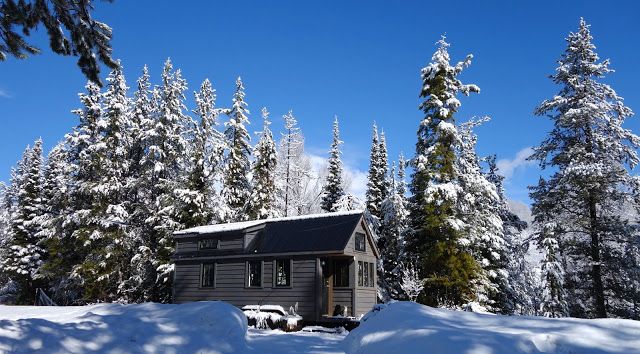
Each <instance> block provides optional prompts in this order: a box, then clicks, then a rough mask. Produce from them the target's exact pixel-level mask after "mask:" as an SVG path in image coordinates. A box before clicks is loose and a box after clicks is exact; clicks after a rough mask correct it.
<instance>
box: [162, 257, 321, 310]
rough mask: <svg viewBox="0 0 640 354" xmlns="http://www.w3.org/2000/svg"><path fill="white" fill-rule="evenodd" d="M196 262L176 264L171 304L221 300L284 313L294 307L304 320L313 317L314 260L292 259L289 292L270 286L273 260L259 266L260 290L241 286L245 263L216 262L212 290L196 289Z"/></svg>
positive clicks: (243, 280)
mask: <svg viewBox="0 0 640 354" xmlns="http://www.w3.org/2000/svg"><path fill="white" fill-rule="evenodd" d="M200 264H201V263H200V262H194V261H177V262H176V277H175V284H174V296H175V297H174V301H175V302H176V303H183V302H189V301H200V300H221V301H226V302H229V303H231V304H232V305H235V306H239V307H241V306H244V305H261V304H262V305H266V304H269V305H281V306H283V307H284V308H285V309H286V310H288V309H289V307H290V306H294V305H295V304H296V302H297V303H298V313H299V314H300V315H302V316H303V317H304V318H307V319H313V318H314V315H315V287H316V284H315V274H316V260H315V258H313V259H311V258H294V260H293V267H292V271H291V273H292V281H291V285H292V286H291V287H290V288H276V287H274V286H273V259H265V260H264V263H263V282H262V285H263V286H262V288H247V287H246V286H245V285H246V284H245V276H246V275H245V270H246V260H244V259H234V260H219V261H217V263H216V279H215V288H201V287H200V267H201V266H200Z"/></svg>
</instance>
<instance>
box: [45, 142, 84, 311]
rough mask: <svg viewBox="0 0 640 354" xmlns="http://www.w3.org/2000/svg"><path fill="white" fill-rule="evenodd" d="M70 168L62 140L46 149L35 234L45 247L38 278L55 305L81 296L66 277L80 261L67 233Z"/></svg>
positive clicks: (71, 239) (69, 212)
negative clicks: (41, 208) (37, 223)
mask: <svg viewBox="0 0 640 354" xmlns="http://www.w3.org/2000/svg"><path fill="white" fill-rule="evenodd" d="M72 168H73V165H71V164H70V163H69V153H68V151H67V146H66V145H65V142H64V141H63V142H60V143H58V144H57V145H56V146H54V147H53V149H51V151H50V152H49V155H48V157H47V162H46V164H45V167H44V177H43V185H42V207H43V210H42V215H41V216H40V218H39V220H38V222H39V223H40V225H41V230H40V232H39V233H38V236H39V237H40V238H41V244H42V247H43V248H44V249H45V257H44V258H43V262H44V263H43V265H42V267H41V268H40V272H39V277H41V278H42V280H43V282H44V283H46V284H47V290H48V294H49V296H51V298H52V299H53V301H55V302H56V303H57V304H58V305H71V304H73V303H74V301H76V300H77V299H79V298H80V297H81V296H82V293H81V291H80V290H81V289H80V288H79V287H78V284H77V282H75V281H74V280H73V279H71V278H70V274H71V271H72V269H73V267H74V266H75V265H77V264H78V263H79V262H80V261H81V260H80V259H79V258H78V244H77V240H76V239H75V238H74V237H72V235H71V232H72V231H73V229H72V228H70V226H72V224H71V223H69V222H68V216H69V215H71V212H72V210H71V206H72V201H71V200H70V198H69V196H70V187H71V186H70V178H71V174H72V172H73V170H72ZM70 224H71V225H70Z"/></svg>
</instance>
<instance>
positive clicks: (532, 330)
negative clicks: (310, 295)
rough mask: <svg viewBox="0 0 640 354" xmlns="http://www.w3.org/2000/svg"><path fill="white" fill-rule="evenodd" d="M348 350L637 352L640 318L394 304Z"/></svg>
mask: <svg viewBox="0 0 640 354" xmlns="http://www.w3.org/2000/svg"><path fill="white" fill-rule="evenodd" d="M343 344H344V348H345V350H346V352H347V353H367V354H376V353H380V354H386V353H403V354H411V353H430V354H437V353H469V354H471V353H473V354H514V353H558V354H560V353H562V354H566V353H581V354H582V353H583V354H596V353H640V322H638V321H631V320H619V319H598V320H583V319H573V318H566V319H548V318H541V317H516V316H512V317H509V316H496V315H487V314H477V313H471V312H460V311H450V310H444V309H435V308H431V307H427V306H422V305H418V304H416V303H412V302H395V303H392V304H389V305H387V306H386V308H385V307H384V306H383V307H381V308H380V310H379V311H377V312H370V313H369V314H368V315H367V316H366V317H365V318H364V321H362V323H361V324H360V327H358V328H356V329H354V330H353V331H351V333H349V335H348V336H347V337H346V338H345V341H344V343H343Z"/></svg>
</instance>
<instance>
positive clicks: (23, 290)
mask: <svg viewBox="0 0 640 354" xmlns="http://www.w3.org/2000/svg"><path fill="white" fill-rule="evenodd" d="M11 184H12V185H14V188H15V189H14V192H15V194H13V195H12V196H11V197H13V198H15V199H14V201H13V202H12V204H13V207H12V208H11V209H10V220H11V222H10V229H9V232H10V237H9V242H8V249H6V258H3V259H2V260H1V261H0V262H1V264H0V267H1V268H2V272H3V273H5V274H8V275H9V277H10V278H11V279H12V280H13V281H15V282H16V283H17V285H18V289H19V292H18V294H17V302H18V303H20V304H29V305H30V304H33V302H34V300H35V291H36V288H38V287H40V282H39V281H38V279H37V276H38V272H39V270H40V267H41V265H42V257H43V255H44V250H43V249H42V247H41V246H40V238H39V237H38V233H39V232H40V224H39V222H38V218H39V217H40V215H41V214H42V208H43V206H42V200H41V197H42V189H41V188H42V140H36V142H35V143H34V145H33V148H30V147H27V149H26V150H25V152H24V154H23V157H22V160H21V161H20V164H19V165H18V168H17V170H16V173H15V174H14V176H13V178H12V181H11Z"/></svg>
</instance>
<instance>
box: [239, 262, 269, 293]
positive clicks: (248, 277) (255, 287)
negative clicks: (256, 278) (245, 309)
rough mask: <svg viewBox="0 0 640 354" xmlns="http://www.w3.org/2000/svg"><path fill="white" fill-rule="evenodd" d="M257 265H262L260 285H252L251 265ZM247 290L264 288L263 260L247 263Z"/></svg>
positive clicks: (245, 279)
mask: <svg viewBox="0 0 640 354" xmlns="http://www.w3.org/2000/svg"><path fill="white" fill-rule="evenodd" d="M252 263H257V264H259V265H260V285H251V264H252ZM244 281H245V284H244V285H245V288H251V289H261V288H263V287H264V261H263V260H258V261H256V260H251V261H247V262H246V266H245V277H244Z"/></svg>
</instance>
